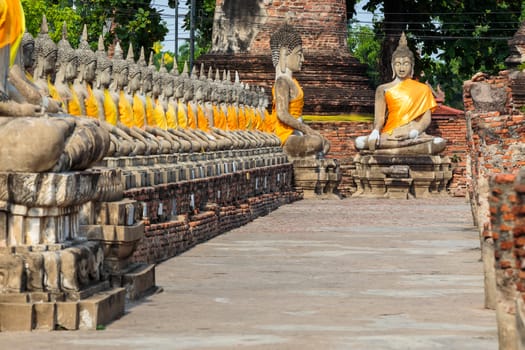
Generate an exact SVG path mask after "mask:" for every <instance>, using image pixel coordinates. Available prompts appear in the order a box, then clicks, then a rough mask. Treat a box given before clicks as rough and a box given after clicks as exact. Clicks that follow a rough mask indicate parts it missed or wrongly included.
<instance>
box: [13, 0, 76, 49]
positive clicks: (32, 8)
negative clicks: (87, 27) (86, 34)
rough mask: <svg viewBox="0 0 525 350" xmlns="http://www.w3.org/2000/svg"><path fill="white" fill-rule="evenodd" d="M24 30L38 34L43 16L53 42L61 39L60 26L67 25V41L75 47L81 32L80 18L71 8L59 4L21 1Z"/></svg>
mask: <svg viewBox="0 0 525 350" xmlns="http://www.w3.org/2000/svg"><path fill="white" fill-rule="evenodd" d="M22 7H23V8H24V15H25V19H26V28H27V30H28V31H29V32H30V33H31V34H32V35H33V36H35V35H37V34H38V33H39V32H40V25H41V24H42V16H43V15H44V14H45V15H46V18H47V22H48V26H49V36H50V37H51V39H53V40H54V41H55V42H57V41H59V40H60V38H61V37H62V24H63V23H64V21H65V22H66V23H67V31H68V39H69V41H70V42H71V44H72V45H74V46H75V45H77V44H78V41H79V37H80V33H81V32H82V25H81V23H82V18H81V17H80V15H79V14H77V13H76V12H75V10H74V9H72V8H71V7H61V5H60V4H56V3H51V2H50V1H46V0H22Z"/></svg>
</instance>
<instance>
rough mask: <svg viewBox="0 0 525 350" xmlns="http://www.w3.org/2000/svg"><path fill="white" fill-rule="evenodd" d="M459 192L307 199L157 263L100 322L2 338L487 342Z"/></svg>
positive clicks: (491, 343) (1, 345)
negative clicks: (139, 297) (129, 301)
mask: <svg viewBox="0 0 525 350" xmlns="http://www.w3.org/2000/svg"><path fill="white" fill-rule="evenodd" d="M479 257H480V251H479V241H478V238H477V233H476V231H475V229H474V227H473V226H472V220H471V215H470V211H469V206H468V204H467V203H465V200H464V199H457V198H456V199H450V198H448V199H433V200H409V201H397V200H369V199H345V200H341V201H336V200H334V201H313V200H304V201H300V202H297V203H294V204H292V205H286V206H283V207H281V208H280V209H279V210H277V211H275V212H273V213H271V214H270V215H268V216H266V217H262V218H259V219H257V220H255V221H254V222H252V223H250V224H248V225H246V226H244V227H242V228H239V229H236V230H233V231H231V232H229V233H227V234H224V235H221V236H219V237H216V238H214V239H213V240H211V241H209V242H207V243H204V244H201V245H199V246H197V247H195V248H193V249H192V250H190V251H188V252H187V253H185V254H183V255H181V256H178V257H176V258H174V259H171V260H169V261H166V262H164V263H162V264H160V265H159V266H158V267H157V284H158V285H160V286H162V287H163V288H164V291H163V292H162V293H159V294H155V295H152V296H150V297H148V298H147V299H146V300H144V301H143V302H141V303H138V304H136V305H132V306H131V307H130V308H129V310H128V313H127V314H126V315H125V316H124V317H122V318H121V319H119V320H117V321H115V322H113V323H112V324H110V325H109V326H108V327H107V328H106V329H105V330H101V331H76V332H65V331H62V332H33V333H0V349H33V348H39V349H52V350H60V349H95V350H96V349H113V350H120V349H155V350H160V349H238V348H246V349H400V350H401V349H402V350H406V349H447V350H448V349H458V350H468V349H497V336H496V320H495V313H494V311H491V310H485V309H483V287H482V285H483V284H482V281H483V276H482V264H481V262H480V261H479Z"/></svg>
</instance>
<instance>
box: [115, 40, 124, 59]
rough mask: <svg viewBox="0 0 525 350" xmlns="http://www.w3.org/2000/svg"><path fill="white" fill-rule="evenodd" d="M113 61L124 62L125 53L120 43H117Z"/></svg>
mask: <svg viewBox="0 0 525 350" xmlns="http://www.w3.org/2000/svg"><path fill="white" fill-rule="evenodd" d="M113 59H118V60H122V59H124V53H123V52H122V47H120V41H117V44H116V45H115V52H114V53H113Z"/></svg>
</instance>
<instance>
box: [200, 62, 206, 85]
mask: <svg viewBox="0 0 525 350" xmlns="http://www.w3.org/2000/svg"><path fill="white" fill-rule="evenodd" d="M199 79H200V80H202V81H205V80H206V71H205V69H204V62H201V71H200V73H199Z"/></svg>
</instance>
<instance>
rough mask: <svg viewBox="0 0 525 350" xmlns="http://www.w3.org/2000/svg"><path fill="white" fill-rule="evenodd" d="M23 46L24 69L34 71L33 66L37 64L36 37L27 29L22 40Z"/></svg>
mask: <svg viewBox="0 0 525 350" xmlns="http://www.w3.org/2000/svg"><path fill="white" fill-rule="evenodd" d="M21 47H22V59H23V62H22V64H23V65H24V69H25V70H26V71H28V72H31V73H32V71H33V66H34V64H35V58H36V56H35V38H33V36H32V35H31V33H29V32H28V31H26V32H25V33H24V36H23V37H22V42H21Z"/></svg>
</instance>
